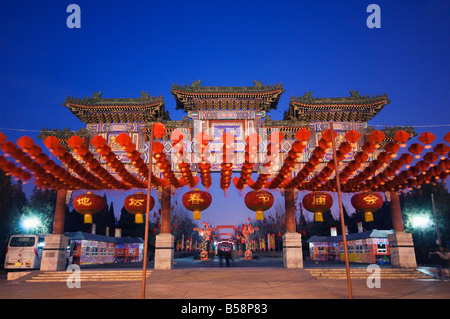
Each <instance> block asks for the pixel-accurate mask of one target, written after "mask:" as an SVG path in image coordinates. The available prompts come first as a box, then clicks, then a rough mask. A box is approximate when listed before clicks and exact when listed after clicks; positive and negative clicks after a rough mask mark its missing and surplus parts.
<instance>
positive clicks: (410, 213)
mask: <svg viewBox="0 0 450 319" xmlns="http://www.w3.org/2000/svg"><path fill="white" fill-rule="evenodd" d="M431 194H433V196H434V202H435V208H436V219H437V225H436V223H435V219H434V214H433V206H432V200H431ZM400 203H401V207H402V218H403V224H404V228H405V232H409V233H411V234H412V236H413V241H414V249H415V252H416V258H417V261H418V263H428V262H429V260H428V254H429V252H431V251H434V250H436V249H437V245H436V239H437V230H436V227H437V228H438V229H439V232H440V235H441V240H442V243H443V245H444V246H445V242H447V241H449V240H450V194H449V193H448V190H447V188H446V186H445V184H444V183H434V184H432V183H430V184H423V185H422V187H420V188H418V189H417V188H416V189H414V190H412V191H411V192H409V193H407V194H406V195H405V196H403V197H402V198H401V201H400ZM417 217H420V218H423V219H422V220H423V221H428V222H429V223H428V224H427V223H423V224H417V223H416V221H417Z"/></svg>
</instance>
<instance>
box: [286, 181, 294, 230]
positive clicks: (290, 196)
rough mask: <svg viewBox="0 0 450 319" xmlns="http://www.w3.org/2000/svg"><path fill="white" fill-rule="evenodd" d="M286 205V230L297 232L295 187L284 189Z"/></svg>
mask: <svg viewBox="0 0 450 319" xmlns="http://www.w3.org/2000/svg"><path fill="white" fill-rule="evenodd" d="M284 207H285V214H286V216H285V217H286V232H288V233H295V232H296V225H295V203H294V189H291V188H289V189H285V190H284Z"/></svg>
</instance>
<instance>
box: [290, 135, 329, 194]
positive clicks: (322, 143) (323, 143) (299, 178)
mask: <svg viewBox="0 0 450 319" xmlns="http://www.w3.org/2000/svg"><path fill="white" fill-rule="evenodd" d="M330 147H331V132H330V129H327V130H325V131H324V132H323V134H322V137H321V138H320V140H319V141H318V143H317V146H316V147H315V148H314V150H313V151H312V155H311V156H310V157H309V159H308V162H307V163H306V164H305V165H304V166H303V167H302V169H301V170H300V171H299V172H298V173H297V175H296V176H295V177H294V178H293V179H291V180H290V181H289V182H287V183H286V185H285V187H286V188H298V189H300V190H306V189H307V186H306V184H305V180H306V178H307V177H308V176H309V175H312V174H313V173H314V171H315V169H316V167H317V166H318V165H319V164H320V163H321V162H322V157H323V156H324V155H325V154H326V152H327V150H328V149H329V148H330ZM331 163H332V162H328V164H327V166H328V168H329V169H334V164H333V165H331Z"/></svg>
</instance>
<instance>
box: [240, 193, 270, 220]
mask: <svg viewBox="0 0 450 319" xmlns="http://www.w3.org/2000/svg"><path fill="white" fill-rule="evenodd" d="M244 202H245V205H246V206H247V208H248V209H250V210H253V211H255V212H256V219H257V220H263V219H264V211H265V210H268V209H269V208H270V207H272V205H273V202H274V198H273V195H272V193H270V192H268V191H264V190H258V191H252V192H248V193H247V194H246V195H245V198H244Z"/></svg>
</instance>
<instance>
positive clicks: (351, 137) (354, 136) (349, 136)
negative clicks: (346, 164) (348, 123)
mask: <svg viewBox="0 0 450 319" xmlns="http://www.w3.org/2000/svg"><path fill="white" fill-rule="evenodd" d="M360 137H361V133H359V132H358V131H355V130H350V131H348V132H347V133H346V134H345V139H346V140H347V141H348V142H349V143H351V144H352V145H353V144H355V145H356V143H357V142H358V140H359V138H360Z"/></svg>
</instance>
